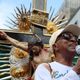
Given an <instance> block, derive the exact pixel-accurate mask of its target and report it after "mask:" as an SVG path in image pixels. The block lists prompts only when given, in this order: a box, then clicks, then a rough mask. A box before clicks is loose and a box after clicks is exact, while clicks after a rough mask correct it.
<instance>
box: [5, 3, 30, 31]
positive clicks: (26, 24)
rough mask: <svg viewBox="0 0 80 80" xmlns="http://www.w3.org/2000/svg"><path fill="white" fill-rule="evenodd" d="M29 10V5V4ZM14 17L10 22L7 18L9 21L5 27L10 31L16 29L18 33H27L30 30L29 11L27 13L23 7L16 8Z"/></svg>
mask: <svg viewBox="0 0 80 80" xmlns="http://www.w3.org/2000/svg"><path fill="white" fill-rule="evenodd" d="M30 8H31V4H30ZM14 11H15V15H14V14H12V15H13V17H14V18H15V20H12V19H11V18H9V20H10V21H7V22H8V23H9V25H6V24H5V26H7V27H9V28H11V29H12V30H14V29H17V30H19V31H20V32H27V31H29V30H30V25H31V23H30V16H31V11H30V9H29V10H28V11H27V9H26V8H25V6H24V5H21V8H18V7H16V9H15V10H14ZM11 26H12V27H11Z"/></svg>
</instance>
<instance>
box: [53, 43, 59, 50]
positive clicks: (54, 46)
mask: <svg viewBox="0 0 80 80" xmlns="http://www.w3.org/2000/svg"><path fill="white" fill-rule="evenodd" d="M52 47H53V49H54V50H55V51H58V45H57V43H55V44H54V45H52Z"/></svg>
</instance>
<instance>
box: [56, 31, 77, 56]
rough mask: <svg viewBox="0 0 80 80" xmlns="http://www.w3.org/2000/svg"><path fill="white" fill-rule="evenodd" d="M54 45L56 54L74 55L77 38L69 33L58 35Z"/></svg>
mask: <svg viewBox="0 0 80 80" xmlns="http://www.w3.org/2000/svg"><path fill="white" fill-rule="evenodd" d="M56 45H57V48H58V50H57V51H58V52H60V53H63V54H66V53H72V55H74V54H73V53H75V47H76V45H77V37H76V36H75V35H73V34H72V33H70V32H64V33H62V34H60V35H59V36H58V38H57V41H56Z"/></svg>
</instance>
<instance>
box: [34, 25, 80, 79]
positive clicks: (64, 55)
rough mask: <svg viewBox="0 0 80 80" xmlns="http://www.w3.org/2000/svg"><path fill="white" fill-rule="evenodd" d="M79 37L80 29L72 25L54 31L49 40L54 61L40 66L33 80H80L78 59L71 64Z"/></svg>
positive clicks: (79, 61)
mask: <svg viewBox="0 0 80 80" xmlns="http://www.w3.org/2000/svg"><path fill="white" fill-rule="evenodd" d="M79 35H80V27H79V26H76V25H73V24H71V25H68V26H67V27H65V28H63V29H59V30H57V31H55V32H54V33H53V34H52V36H51V38H50V40H49V45H50V50H51V51H52V52H53V53H54V55H55V61H54V62H51V63H42V64H40V65H39V66H38V67H37V69H36V71H35V73H34V80H80V58H79V59H78V60H77V63H76V65H74V66H73V64H72V61H73V58H74V56H75V53H76V50H75V48H76V46H77V45H78V42H77V40H78V36H79Z"/></svg>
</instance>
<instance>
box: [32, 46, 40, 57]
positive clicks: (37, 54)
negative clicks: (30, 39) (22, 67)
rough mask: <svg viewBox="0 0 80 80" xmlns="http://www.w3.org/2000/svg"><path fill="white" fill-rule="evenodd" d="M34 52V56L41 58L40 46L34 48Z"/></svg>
mask: <svg viewBox="0 0 80 80" xmlns="http://www.w3.org/2000/svg"><path fill="white" fill-rule="evenodd" d="M32 52H33V54H34V56H39V54H40V52H41V47H39V46H33V47H32Z"/></svg>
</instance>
